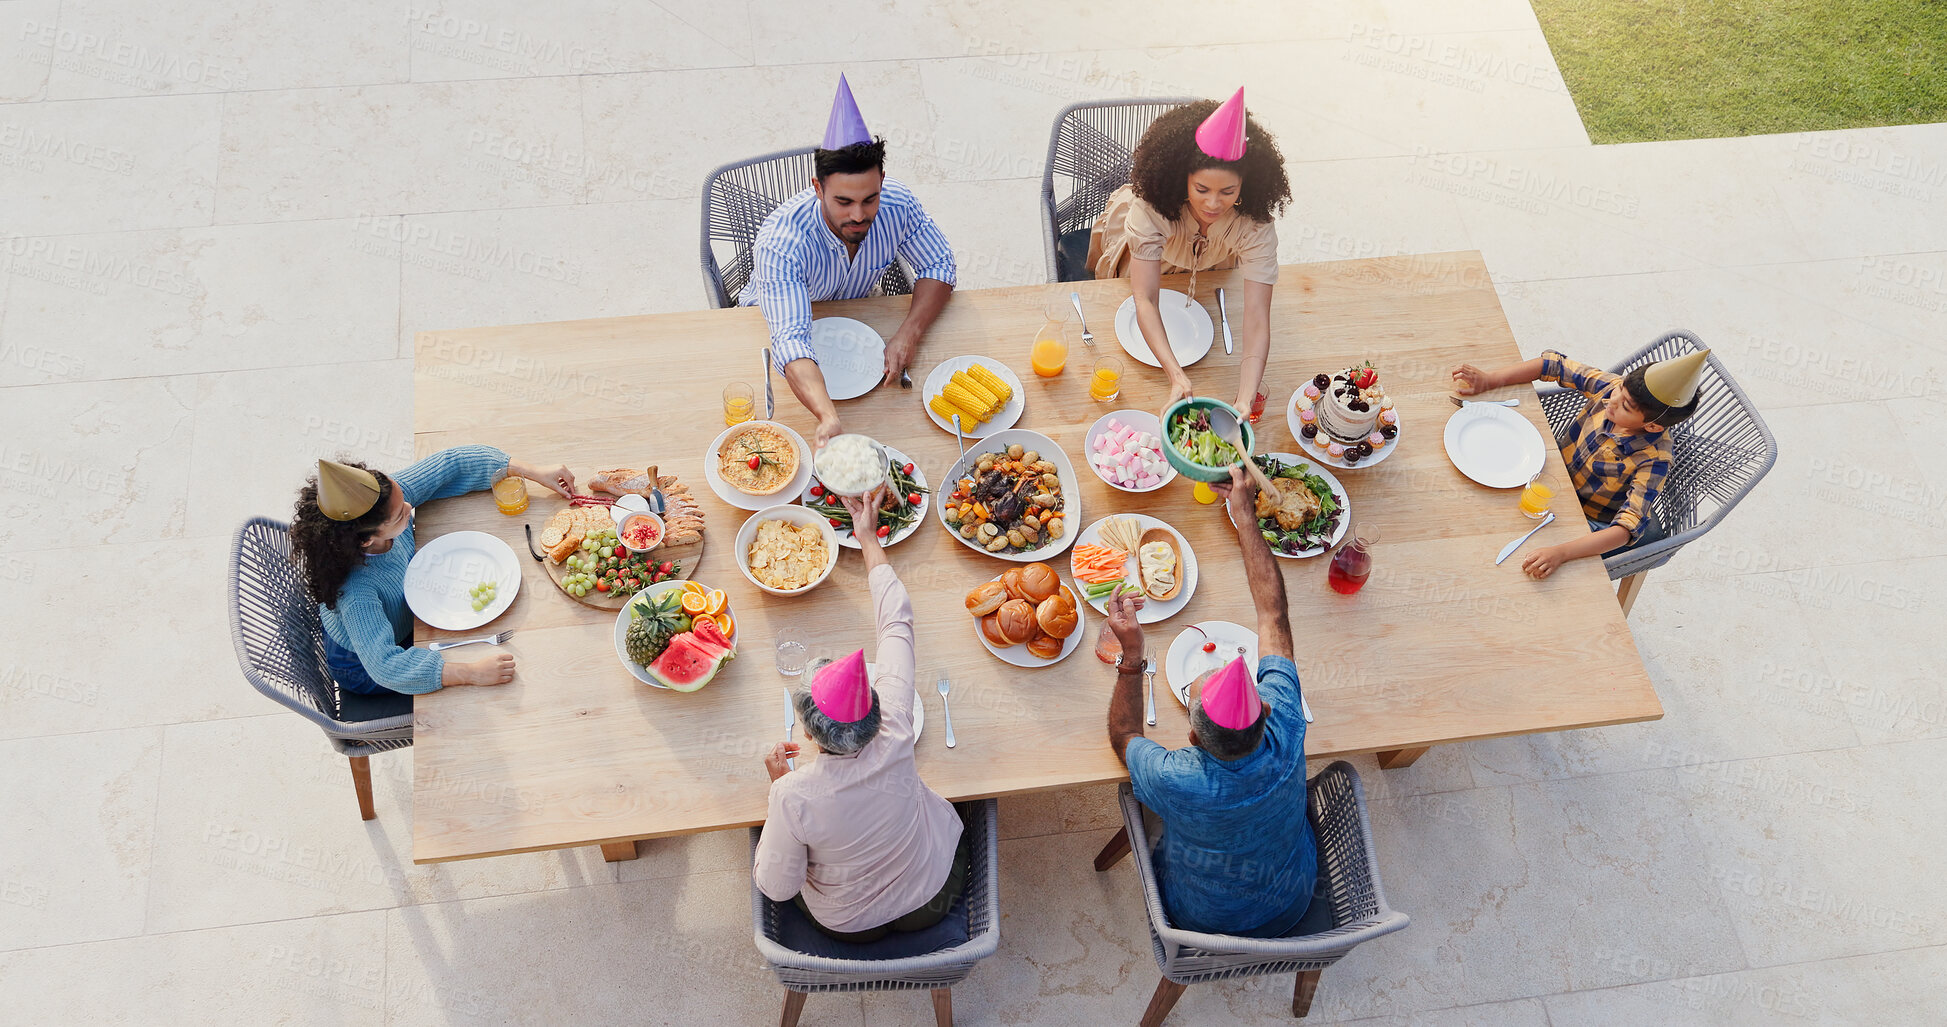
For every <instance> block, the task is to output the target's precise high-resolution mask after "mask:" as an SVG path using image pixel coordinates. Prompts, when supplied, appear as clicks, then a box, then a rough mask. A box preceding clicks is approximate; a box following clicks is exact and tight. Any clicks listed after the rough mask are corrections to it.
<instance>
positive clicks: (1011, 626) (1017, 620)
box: [994, 599, 1035, 645]
mask: <svg viewBox="0 0 1947 1027" xmlns="http://www.w3.org/2000/svg"><path fill="white" fill-rule="evenodd" d="M994 616H995V617H997V618H999V622H998V624H997V626H998V628H999V629H1000V633H1001V634H1003V635H1006V636H1007V644H1008V645H1019V644H1020V643H1022V642H1025V641H1027V640H1028V639H1029V638H1032V637H1033V636H1034V627H1035V624H1034V607H1033V606H1032V605H1031V604H1029V603H1028V601H1027V600H1025V599H1009V600H1008V601H1007V602H1004V603H1002V604H1001V608H1000V609H998V610H996V611H994Z"/></svg>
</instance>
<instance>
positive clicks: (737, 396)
mask: <svg viewBox="0 0 1947 1027" xmlns="http://www.w3.org/2000/svg"><path fill="white" fill-rule="evenodd" d="M756 409H757V398H756V394H755V393H754V392H752V391H751V387H750V386H748V385H746V384H744V383H743V382H731V383H730V384H729V385H726V386H724V387H723V424H724V427H726V428H728V427H729V426H731V425H733V424H742V423H744V422H745V421H748V420H750V418H751V415H752V413H753V412H754V411H755V410H756Z"/></svg>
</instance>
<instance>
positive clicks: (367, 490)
mask: <svg viewBox="0 0 1947 1027" xmlns="http://www.w3.org/2000/svg"><path fill="white" fill-rule="evenodd" d="M378 501H379V479H378V478H377V477H375V476H373V474H372V472H371V471H367V470H364V469H362V468H358V467H347V466H346V465H344V464H341V463H339V462H337V461H336V460H320V461H318V509H319V510H322V511H324V515H325V516H326V517H329V518H331V519H332V520H334V521H351V520H357V519H358V518H360V517H363V516H365V514H366V513H367V512H369V511H370V510H371V509H372V504H374V503H377V502H378Z"/></svg>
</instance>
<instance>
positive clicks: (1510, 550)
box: [1494, 510, 1555, 567]
mask: <svg viewBox="0 0 1947 1027" xmlns="http://www.w3.org/2000/svg"><path fill="white" fill-rule="evenodd" d="M1554 521H1555V511H1553V510H1550V511H1548V516H1546V517H1543V518H1542V519H1541V523H1540V524H1537V525H1535V526H1534V527H1532V528H1529V529H1528V534H1526V535H1523V536H1521V537H1520V538H1518V539H1515V540H1514V541H1512V542H1510V543H1508V544H1507V545H1505V546H1502V547H1501V555H1500V556H1497V557H1495V558H1494V566H1496V567H1499V566H1501V564H1502V563H1503V562H1505V561H1506V560H1507V558H1508V557H1510V556H1513V555H1514V551H1515V550H1517V549H1520V548H1521V543H1523V542H1526V541H1528V539H1529V538H1530V537H1532V536H1533V535H1534V533H1535V532H1537V531H1540V530H1541V529H1543V528H1546V527H1548V526H1549V525H1550V524H1553V523H1554Z"/></svg>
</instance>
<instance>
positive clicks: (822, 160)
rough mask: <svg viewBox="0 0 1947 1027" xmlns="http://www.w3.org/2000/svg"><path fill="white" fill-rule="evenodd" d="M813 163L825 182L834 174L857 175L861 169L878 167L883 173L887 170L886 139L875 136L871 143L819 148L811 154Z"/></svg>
mask: <svg viewBox="0 0 1947 1027" xmlns="http://www.w3.org/2000/svg"><path fill="white" fill-rule="evenodd" d="M811 163H812V165H813V167H815V168H816V169H817V172H818V181H820V182H823V181H824V180H825V179H827V178H830V177H832V176H833V175H856V174H858V173H859V172H861V171H871V170H872V169H873V168H878V169H879V172H880V173H881V174H884V173H885V170H886V141H885V139H884V138H882V137H879V136H874V137H873V138H872V141H871V142H869V143H853V144H852V145H850V146H841V147H839V148H838V149H836V150H824V149H821V150H818V151H817V152H815V153H813V154H812V155H811Z"/></svg>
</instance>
